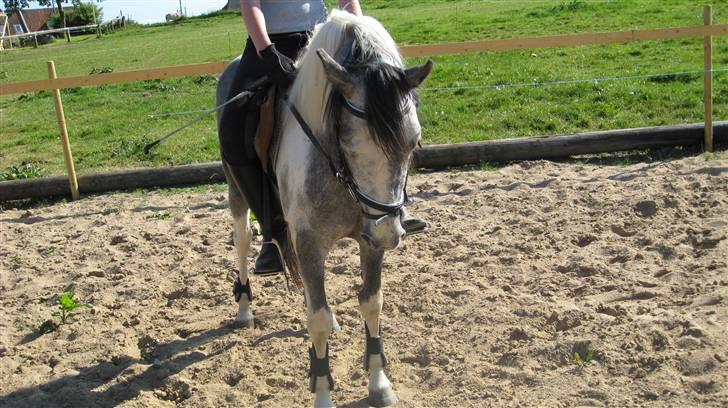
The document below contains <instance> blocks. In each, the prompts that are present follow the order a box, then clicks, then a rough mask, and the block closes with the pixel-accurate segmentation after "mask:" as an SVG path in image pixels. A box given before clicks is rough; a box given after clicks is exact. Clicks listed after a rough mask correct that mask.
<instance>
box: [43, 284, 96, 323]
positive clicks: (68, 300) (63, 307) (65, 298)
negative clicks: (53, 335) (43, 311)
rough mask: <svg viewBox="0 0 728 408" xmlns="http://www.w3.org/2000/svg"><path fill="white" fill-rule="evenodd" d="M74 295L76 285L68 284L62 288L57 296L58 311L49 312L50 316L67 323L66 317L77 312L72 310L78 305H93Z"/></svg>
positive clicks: (68, 317)
mask: <svg viewBox="0 0 728 408" xmlns="http://www.w3.org/2000/svg"><path fill="white" fill-rule="evenodd" d="M75 296H76V285H74V284H70V285H68V286H67V287H66V288H65V289H64V290H63V293H62V294H61V296H59V297H58V309H59V311H57V312H53V313H51V316H53V317H55V318H57V319H59V320H60V324H66V323H68V319H70V318H71V317H73V316H75V315H76V314H77V313H74V312H73V311H74V310H76V309H78V308H79V307H93V306H92V305H91V304H89V303H81V302H79V301H78V299H76V298H75Z"/></svg>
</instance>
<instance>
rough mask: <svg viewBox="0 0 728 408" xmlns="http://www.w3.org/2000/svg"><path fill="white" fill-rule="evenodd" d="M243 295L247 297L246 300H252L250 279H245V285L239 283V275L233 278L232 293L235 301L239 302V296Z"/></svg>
mask: <svg viewBox="0 0 728 408" xmlns="http://www.w3.org/2000/svg"><path fill="white" fill-rule="evenodd" d="M243 293H245V295H246V296H247V297H248V302H252V301H253V291H252V290H251V289H250V279H248V280H247V281H245V285H243V284H242V283H240V277H238V278H237V279H235V285H234V286H233V295H235V301H236V302H240V296H242V295H243Z"/></svg>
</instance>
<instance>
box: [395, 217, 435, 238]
mask: <svg viewBox="0 0 728 408" xmlns="http://www.w3.org/2000/svg"><path fill="white" fill-rule="evenodd" d="M400 224H401V225H402V229H404V233H405V236H410V235H415V234H422V233H425V232H427V231H429V230H430V223H429V222H427V221H425V220H422V219H420V218H415V217H410V218H407V219H406V220H402V219H400Z"/></svg>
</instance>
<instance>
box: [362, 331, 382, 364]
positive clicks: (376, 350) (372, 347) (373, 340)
mask: <svg viewBox="0 0 728 408" xmlns="http://www.w3.org/2000/svg"><path fill="white" fill-rule="evenodd" d="M364 332H365V333H366V335H367V347H366V351H365V352H364V369H365V370H367V371H369V356H375V355H377V354H379V355H380V356H381V357H382V368H386V367H387V356H386V355H385V354H384V339H382V324H381V323H380V324H379V337H372V336H371V335H370V334H369V326H367V324H366V323H364Z"/></svg>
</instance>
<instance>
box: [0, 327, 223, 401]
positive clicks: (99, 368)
mask: <svg viewBox="0 0 728 408" xmlns="http://www.w3.org/2000/svg"><path fill="white" fill-rule="evenodd" d="M235 330H236V329H235V327H234V325H232V324H224V325H222V326H220V327H217V328H213V329H209V330H206V331H204V332H201V333H199V334H197V335H194V336H191V337H188V338H186V339H183V340H175V341H171V342H169V343H160V344H157V345H156V346H155V347H154V351H153V352H152V353H151V354H152V355H154V356H155V357H156V358H158V359H159V360H160V361H161V366H160V367H159V368H156V367H154V366H153V365H151V364H150V362H149V361H144V360H140V359H137V358H132V357H129V356H121V357H114V358H111V359H110V360H111V361H103V362H100V363H98V364H96V365H93V366H90V367H84V368H81V369H79V370H78V374H76V375H69V376H65V377H62V378H59V379H56V380H52V381H50V382H48V383H45V384H41V385H38V386H35V387H28V388H23V389H20V390H17V391H13V392H11V393H9V394H7V395H3V396H0V407H63V406H87V407H114V406H118V405H119V404H121V403H123V402H125V401H129V400H131V399H134V398H135V397H137V396H138V395H139V393H140V392H142V391H148V390H153V389H156V388H159V387H160V386H163V385H164V384H165V381H167V379H168V378H169V377H171V376H173V375H175V374H177V373H179V372H180V371H182V370H184V369H185V368H187V367H189V366H191V365H193V364H195V363H198V362H200V361H203V360H205V359H208V358H210V357H213V356H215V355H218V354H220V353H223V352H225V351H227V350H228V349H230V348H231V347H232V346H234V345H235V343H234V342H231V343H230V344H228V345H226V346H225V347H223V348H221V349H220V350H216V351H215V352H213V353H210V354H206V353H202V352H200V351H197V350H196V349H197V348H198V347H200V346H202V345H204V344H206V343H209V342H211V341H213V340H215V339H217V338H222V337H224V336H226V335H228V334H230V333H233V332H234V331H235ZM136 364H145V365H146V367H144V368H143V370H142V371H140V372H137V373H135V374H132V375H127V376H120V375H121V374H123V373H124V372H125V371H128V370H129V369H130V368H131V367H132V366H134V365H136ZM133 371H137V370H136V369H133ZM109 384H112V385H111V386H108V387H105V386H106V385H109ZM97 388H104V389H103V390H102V391H96V389H97Z"/></svg>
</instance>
